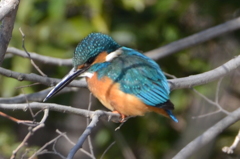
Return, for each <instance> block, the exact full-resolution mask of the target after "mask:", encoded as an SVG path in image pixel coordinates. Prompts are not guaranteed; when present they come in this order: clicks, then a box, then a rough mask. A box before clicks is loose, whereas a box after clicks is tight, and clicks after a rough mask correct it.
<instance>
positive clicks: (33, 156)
mask: <svg viewBox="0 0 240 159" xmlns="http://www.w3.org/2000/svg"><path fill="white" fill-rule="evenodd" d="M60 137H62V135H58V136H57V137H55V138H54V139H52V140H50V141H49V142H47V143H45V144H44V145H43V146H42V147H41V148H40V149H38V150H37V151H36V152H35V153H34V154H33V155H32V156H31V157H29V159H33V158H35V157H36V156H37V155H39V154H45V153H46V152H45V151H43V150H44V149H45V148H46V147H47V146H48V145H51V144H52V143H54V142H55V141H57V140H58V139H59V138H60ZM54 154H57V155H59V156H60V157H61V158H63V159H64V158H65V157H64V156H63V155H61V154H59V153H55V152H54Z"/></svg>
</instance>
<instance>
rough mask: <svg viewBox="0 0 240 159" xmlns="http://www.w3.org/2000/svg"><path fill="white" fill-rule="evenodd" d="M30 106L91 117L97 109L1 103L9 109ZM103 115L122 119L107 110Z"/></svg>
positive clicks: (43, 104)
mask: <svg viewBox="0 0 240 159" xmlns="http://www.w3.org/2000/svg"><path fill="white" fill-rule="evenodd" d="M28 107H30V108H31V109H38V110H42V109H47V108H48V109H49V110H52V111H57V112H62V113H68V114H76V115H81V116H84V117H91V116H93V114H94V113H95V111H88V110H85V109H79V108H74V107H71V106H66V105H59V104H52V103H37V102H33V103H23V104H0V108H1V109H8V110H25V109H26V108H28ZM101 113H102V114H101V117H102V118H104V119H106V120H108V119H109V117H110V119H111V120H112V121H114V122H119V121H120V116H119V114H116V113H112V112H107V111H101Z"/></svg>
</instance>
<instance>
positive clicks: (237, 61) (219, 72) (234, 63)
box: [168, 55, 240, 90]
mask: <svg viewBox="0 0 240 159" xmlns="http://www.w3.org/2000/svg"><path fill="white" fill-rule="evenodd" d="M239 66H240V55H239V56H236V57H235V58H233V59H232V60H229V61H228V62H226V63H225V64H223V65H221V66H219V67H217V68H216V69H213V70H211V71H208V72H204V73H201V74H197V75H192V76H189V77H184V78H177V79H171V80H168V81H169V84H170V87H171V90H174V89H181V88H192V87H194V86H197V85H203V84H206V83H209V82H212V81H214V80H217V79H219V78H221V77H223V76H226V75H227V74H228V73H230V72H231V71H233V70H235V69H237V68H238V67H239Z"/></svg>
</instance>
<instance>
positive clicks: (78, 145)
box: [67, 110, 104, 159]
mask: <svg viewBox="0 0 240 159" xmlns="http://www.w3.org/2000/svg"><path fill="white" fill-rule="evenodd" d="M102 115H104V111H101V110H97V111H95V112H94V114H93V115H92V121H91V122H90V124H89V125H88V126H87V128H86V129H85V130H84V132H83V134H82V135H81V136H80V137H79V139H78V142H77V143H76V145H75V146H74V147H73V148H72V149H71V150H70V152H69V154H68V156H67V159H72V158H73V157H74V155H75V153H76V152H77V151H78V150H79V149H80V148H82V145H83V143H84V141H85V140H86V138H87V137H88V135H90V134H91V131H92V129H93V128H94V127H95V126H96V124H97V122H98V120H99V117H100V116H102Z"/></svg>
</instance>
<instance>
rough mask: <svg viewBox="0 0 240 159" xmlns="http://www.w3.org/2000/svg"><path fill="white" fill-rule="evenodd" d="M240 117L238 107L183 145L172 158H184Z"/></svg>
mask: <svg viewBox="0 0 240 159" xmlns="http://www.w3.org/2000/svg"><path fill="white" fill-rule="evenodd" d="M239 119H240V108H238V109H237V110H235V111H234V112H232V113H231V114H229V115H228V116H226V117H225V118H223V119H222V120H220V121H219V122H218V123H216V124H215V125H213V126H212V127H211V128H209V129H208V130H206V131H205V132H204V133H203V134H202V135H200V136H198V137H197V138H196V139H194V140H193V141H191V142H190V143H189V144H188V145H187V146H185V147H184V148H183V149H182V150H181V151H180V152H178V153H177V154H176V155H175V156H174V157H173V159H186V158H189V157H190V156H191V155H193V154H194V153H195V152H196V151H197V150H199V149H200V148H201V147H203V146H204V145H206V144H208V143H209V142H210V141H212V140H213V139H214V138H215V137H216V136H217V135H219V134H220V133H221V132H222V131H223V130H224V129H226V128H227V127H229V126H230V125H231V124H233V123H235V122H236V121H238V120H239Z"/></svg>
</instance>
